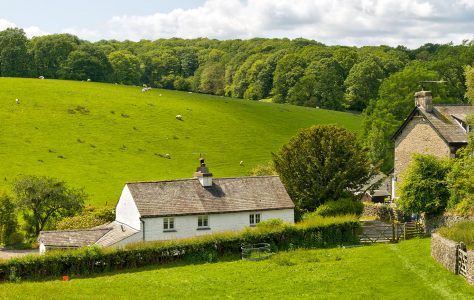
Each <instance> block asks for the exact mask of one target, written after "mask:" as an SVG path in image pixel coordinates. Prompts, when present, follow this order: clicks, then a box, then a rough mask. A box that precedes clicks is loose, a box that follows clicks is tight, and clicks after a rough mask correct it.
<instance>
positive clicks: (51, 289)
mask: <svg viewBox="0 0 474 300" xmlns="http://www.w3.org/2000/svg"><path fill="white" fill-rule="evenodd" d="M429 249H430V240H429V239H422V240H417V239H415V240H411V241H406V242H402V243H400V244H381V245H374V246H365V247H357V248H347V249H343V248H334V249H323V250H298V251H290V252H281V253H279V254H277V255H275V256H273V257H272V258H271V259H269V260H266V261H260V262H250V261H240V260H236V261H227V262H219V263H206V264H200V265H185V264H174V265H170V266H167V267H164V268H143V269H140V270H138V271H136V272H130V273H115V274H110V275H109V276H100V277H96V278H73V279H72V280H71V281H69V282H62V281H49V282H38V283H34V282H25V283H20V284H13V283H8V284H2V285H0V298H3V299H26V298H36V299H65V298H67V299H82V298H99V299H137V298H140V299H157V298H160V299H183V298H189V299H203V298H212V299H222V298H230V299H236V298H238V299H242V298H269V299H295V298H297V299H315V298H316V299H328V298H329V299H362V298H369V299H408V298H411V299H469V298H473V297H474V287H470V286H468V285H467V283H466V282H465V281H464V279H463V278H462V277H460V276H456V275H453V274H451V273H449V272H448V271H446V270H445V269H443V268H442V267H441V266H440V265H438V264H437V263H436V262H435V261H434V260H433V259H432V258H431V257H430V250H429Z"/></svg>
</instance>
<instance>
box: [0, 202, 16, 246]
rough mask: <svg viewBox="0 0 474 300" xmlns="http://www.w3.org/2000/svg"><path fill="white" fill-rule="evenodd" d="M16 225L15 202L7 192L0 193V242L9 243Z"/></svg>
mask: <svg viewBox="0 0 474 300" xmlns="http://www.w3.org/2000/svg"><path fill="white" fill-rule="evenodd" d="M17 226H18V222H17V215H16V205H15V202H13V199H12V198H11V197H10V196H8V195H7V194H0V243H2V244H9V242H10V236H11V235H12V234H13V233H14V232H15V231H16V229H17Z"/></svg>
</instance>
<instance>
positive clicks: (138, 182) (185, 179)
mask: <svg viewBox="0 0 474 300" xmlns="http://www.w3.org/2000/svg"><path fill="white" fill-rule="evenodd" d="M274 177H280V176H278V175H264V176H235V177H217V178H216V177H213V179H212V180H220V179H245V178H274ZM191 180H196V178H178V179H164V180H151V181H134V182H126V183H125V184H140V183H159V182H176V181H191Z"/></svg>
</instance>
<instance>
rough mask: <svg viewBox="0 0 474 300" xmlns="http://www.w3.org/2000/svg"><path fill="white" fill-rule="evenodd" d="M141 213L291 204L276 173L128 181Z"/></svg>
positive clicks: (209, 211) (206, 211)
mask: <svg viewBox="0 0 474 300" xmlns="http://www.w3.org/2000/svg"><path fill="white" fill-rule="evenodd" d="M127 187H128V188H129V190H130V193H131V194H132V197H133V199H134V201H135V203H136V205H137V208H138V211H139V213H140V215H141V216H142V217H157V216H170V215H191V214H213V213H229V212H239V211H258V210H270V209H285V208H294V207H295V205H294V204H293V201H291V199H290V196H289V195H288V193H287V192H286V190H285V188H284V186H283V184H282V183H281V181H280V178H279V177H278V176H259V177H238V178H215V179H213V185H212V187H203V186H202V185H201V184H200V183H199V181H198V180H197V179H184V180H171V181H155V182H138V183H127Z"/></svg>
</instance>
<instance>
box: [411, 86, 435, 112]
mask: <svg viewBox="0 0 474 300" xmlns="http://www.w3.org/2000/svg"><path fill="white" fill-rule="evenodd" d="M415 105H416V106H417V107H420V108H422V109H424V110H425V111H426V112H429V113H430V112H432V111H433V97H432V96H431V92H430V91H419V92H416V93H415Z"/></svg>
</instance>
